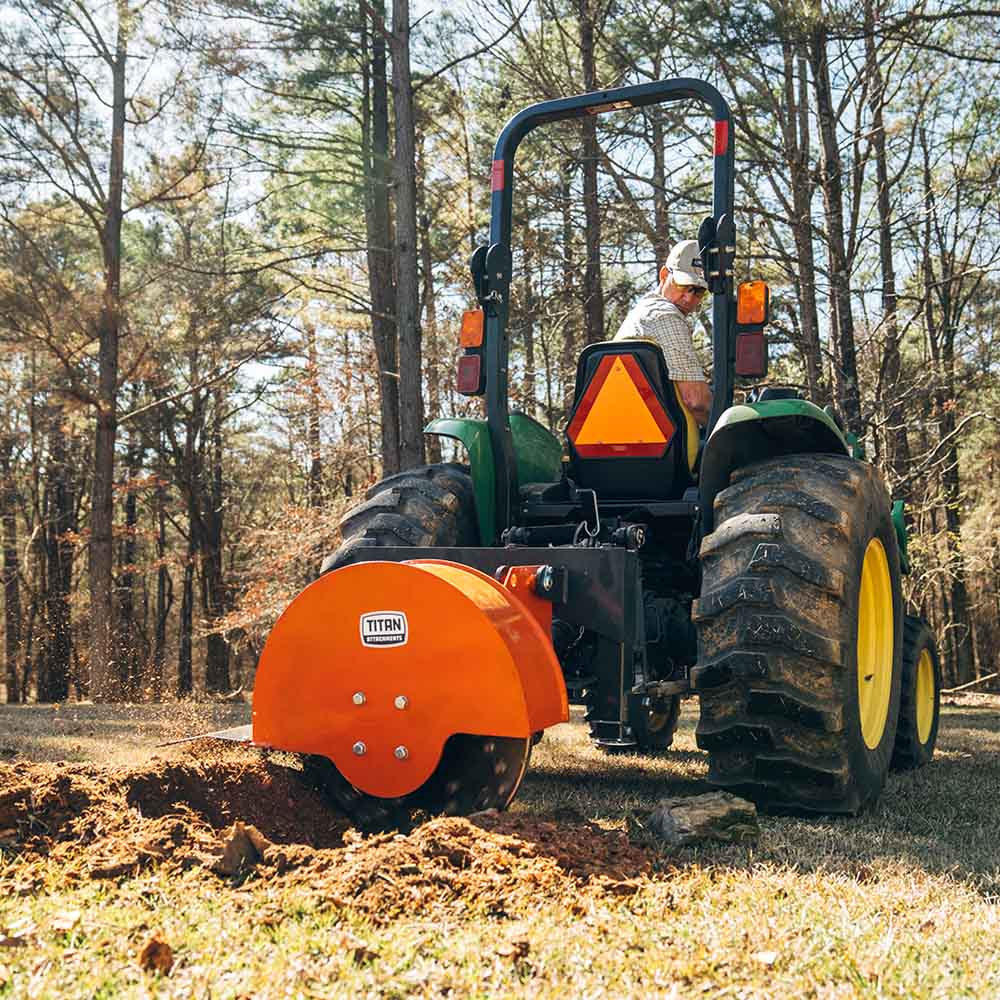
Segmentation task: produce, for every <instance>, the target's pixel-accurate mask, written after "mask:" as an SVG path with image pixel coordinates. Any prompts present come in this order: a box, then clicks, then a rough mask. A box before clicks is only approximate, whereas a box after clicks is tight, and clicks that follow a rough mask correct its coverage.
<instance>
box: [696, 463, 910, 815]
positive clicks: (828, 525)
mask: <svg viewBox="0 0 1000 1000" xmlns="http://www.w3.org/2000/svg"><path fill="white" fill-rule="evenodd" d="M701 558H702V574H703V579H702V589H701V596H700V598H699V599H698V600H697V601H696V602H695V605H694V608H693V615H692V617H693V619H694V621H695V624H696V627H697V630H698V664H697V666H696V667H695V668H694V669H693V671H692V682H693V684H694V686H695V688H696V689H697V690H698V692H699V694H700V700H701V717H700V721H699V724H698V729H697V741H698V745H699V746H700V747H701V748H702V749H704V750H708V752H709V781H710V782H711V783H712V784H715V785H717V786H720V787H722V788H725V789H728V790H729V791H731V792H734V793H736V794H738V795H742V796H744V797H746V798H750V799H753V800H755V801H756V802H757V803H758V804H759V805H761V806H762V807H764V808H768V809H772V810H776V811H793V812H813V813H823V814H830V813H847V814H854V813H856V812H858V811H859V810H860V809H862V808H864V807H865V806H867V805H869V804H871V803H872V802H874V801H875V800H876V799H877V798H878V796H879V794H880V793H881V791H882V788H883V786H884V784H885V780H886V774H887V772H888V769H889V762H890V759H891V757H892V755H893V750H894V747H895V738H896V723H897V718H898V716H899V704H900V684H901V677H902V646H903V643H902V638H903V618H904V615H903V603H902V594H901V588H900V571H899V552H898V548H897V542H896V533H895V529H894V527H893V523H892V518H891V514H890V505H889V497H888V495H887V493H886V491H885V487H884V485H883V484H882V481H881V478H880V477H879V475H878V473H877V472H876V471H875V469H874V468H872V466H870V465H868V464H866V463H864V462H860V461H855V460H852V459H848V458H846V457H843V458H842V457H838V456H832V455H792V456H784V457H782V458H778V459H772V460H768V461H765V462H760V463H756V464H754V465H750V466H747V467H746V468H744V469H741V470H738V471H737V472H736V473H734V474H733V476H732V479H731V485H730V486H729V487H728V488H727V489H725V490H723V491H722V492H721V493H719V495H718V496H717V497H716V500H715V530H714V531H713V532H712V533H711V534H709V535H708V536H707V537H706V538H705V539H704V541H703V542H702V546H701Z"/></svg>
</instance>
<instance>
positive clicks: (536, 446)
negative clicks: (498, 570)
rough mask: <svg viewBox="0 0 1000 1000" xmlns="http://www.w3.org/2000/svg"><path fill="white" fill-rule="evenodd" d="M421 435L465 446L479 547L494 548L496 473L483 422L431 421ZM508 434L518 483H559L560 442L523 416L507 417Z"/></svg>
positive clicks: (462, 419)
mask: <svg viewBox="0 0 1000 1000" xmlns="http://www.w3.org/2000/svg"><path fill="white" fill-rule="evenodd" d="M424 433H425V434H431V435H435V436H436V437H446V438H452V439H454V440H456V441H461V442H462V444H463V445H464V446H465V451H466V455H467V457H468V462H469V474H470V475H471V476H472V487H473V492H474V493H475V497H476V522H477V524H478V526H479V540H480V544H481V545H493V544H494V542H495V541H496V493H495V489H496V472H495V470H494V465H493V449H492V448H491V447H490V432H489V428H488V426H487V423H486V421H485V420H478V419H475V418H472V417H441V418H439V419H437V420H432V421H431V422H430V423H429V424H428V425H427V426H426V427H425V428H424ZM510 433H511V437H512V438H513V441H514V457H515V459H516V461H517V481H518V483H520V484H522V485H523V484H525V483H554V482H558V480H559V478H560V477H561V475H562V455H563V447H562V444H561V442H560V441H559V439H558V438H557V437H556V436H555V435H554V434H552V433H551V432H550V431H549V430H548V428H546V427H544V426H543V425H542V424H540V423H539V422H538V421H537V420H535V419H534V418H532V417H529V416H528V415H527V414H525V413H512V414H511V415H510Z"/></svg>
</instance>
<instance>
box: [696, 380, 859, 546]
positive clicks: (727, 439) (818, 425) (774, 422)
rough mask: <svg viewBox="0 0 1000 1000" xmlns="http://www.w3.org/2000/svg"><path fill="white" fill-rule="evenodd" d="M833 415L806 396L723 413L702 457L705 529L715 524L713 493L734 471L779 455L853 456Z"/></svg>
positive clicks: (701, 481) (748, 406) (714, 494)
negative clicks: (806, 398)
mask: <svg viewBox="0 0 1000 1000" xmlns="http://www.w3.org/2000/svg"><path fill="white" fill-rule="evenodd" d="M851 451H852V449H851V447H850V445H849V444H848V441H847V438H846V437H845V436H844V434H843V433H842V432H841V430H840V428H839V427H838V426H837V424H836V423H835V422H834V420H833V418H832V417H831V416H830V415H829V414H828V413H826V412H825V411H824V410H821V409H820V408H819V407H818V406H816V404H815V403H810V402H809V401H808V400H805V399H773V400H766V401H764V402H760V403H744V404H740V405H737V406H731V407H729V409H728V410H726V411H725V412H723V414H722V416H721V417H720V418H719V420H718V422H717V423H716V425H715V427H714V428H713V429H712V433H711V434H710V435H709V437H708V440H707V441H706V442H705V449H704V452H703V453H702V456H701V475H700V476H699V485H700V492H701V504H702V533H703V535H707V534H709V532H711V531H712V530H713V528H714V506H715V497H716V495H717V494H718V493H720V492H721V491H722V490H724V489H725V488H726V487H727V486H728V485H729V477H730V476H731V475H732V473H733V472H734V470H736V469H738V468H740V467H742V466H745V465H750V464H751V463H753V462H760V461H763V460H765V459H768V458H777V457H779V456H781V455H802V454H818V455H821V454H827V455H848V456H849V455H851Z"/></svg>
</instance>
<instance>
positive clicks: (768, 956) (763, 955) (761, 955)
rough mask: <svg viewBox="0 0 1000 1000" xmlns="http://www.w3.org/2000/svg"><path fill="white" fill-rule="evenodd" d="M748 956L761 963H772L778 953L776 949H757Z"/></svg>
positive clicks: (776, 959) (776, 958)
mask: <svg viewBox="0 0 1000 1000" xmlns="http://www.w3.org/2000/svg"><path fill="white" fill-rule="evenodd" d="M750 957H751V958H752V959H753V960H754V961H755V962H760V964H761V965H774V963H775V962H777V961H778V953H777V952H776V951H758V952H755V953H754V954H753V955H751V956H750Z"/></svg>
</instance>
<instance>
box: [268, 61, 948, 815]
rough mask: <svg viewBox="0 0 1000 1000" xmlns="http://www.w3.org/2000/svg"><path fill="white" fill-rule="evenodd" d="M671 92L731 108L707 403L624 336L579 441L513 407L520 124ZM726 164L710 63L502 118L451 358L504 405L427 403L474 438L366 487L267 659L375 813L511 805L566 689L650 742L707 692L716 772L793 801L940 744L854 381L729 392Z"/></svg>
mask: <svg viewBox="0 0 1000 1000" xmlns="http://www.w3.org/2000/svg"><path fill="white" fill-rule="evenodd" d="M678 100H684V101H697V102H701V103H702V104H703V105H707V107H708V108H709V109H711V112H712V115H713V118H714V178H713V179H714V194H713V211H712V215H711V216H710V217H708V218H706V219H705V220H704V222H703V223H702V224H701V226H700V229H699V233H698V244H699V247H700V252H701V258H702V260H703V261H704V273H705V278H706V281H707V283H708V285H709V290H710V292H711V298H712V331H713V332H712V351H713V366H712V391H713V404H712V409H711V413H710V416H709V419H708V423H707V428H706V430H705V433H704V435H703V436H702V435H700V434H699V431H698V428H697V426H696V425H695V423H694V422H693V420H692V419H691V417H690V414H689V413H688V412H687V411H686V409H685V407H684V406H683V404H682V402H681V400H680V398H679V396H678V393H677V391H676V388H675V386H674V384H673V383H672V382H671V380H670V373H669V371H668V370H667V368H666V365H665V362H664V358H663V355H662V353H661V352H660V349H659V348H658V347H657V346H656V345H655V344H653V343H651V342H648V341H641V340H630V341H609V342H605V343H597V344H591V345H589V346H587V347H586V348H585V349H584V350H583V352H582V353H581V355H580V358H579V363H578V367H577V376H576V390H575V403H574V407H573V411H572V414H571V416H570V420H569V424H568V427H567V435H566V441H565V444H564V442H563V441H562V440H560V439H558V438H556V437H554V436H553V435H552V434H550V433H549V431H548V430H547V429H546V428H545V427H543V426H542V425H541V424H539V423H538V422H536V421H535V420H533V419H532V418H530V417H528V416H526V415H523V414H518V413H511V412H509V406H508V373H509V365H508V352H509V342H508V335H507V324H508V311H509V305H510V288H511V269H512V254H511V228H512V223H511V219H512V197H513V193H514V191H513V189H514V176H515V174H514V156H515V152H516V150H517V147H518V144H519V143H520V142H521V140H522V139H523V138H524V136H525V135H526V134H527V133H528V132H529V131H531V130H532V129H534V128H536V127H537V126H539V125H542V124H545V123H549V122H554V121H561V120H565V119H570V118H578V117H582V116H584V115H591V114H597V113H601V112H605V111H610V110H613V109H621V108H627V107H628V108H638V107H642V106H643V105H650V104H657V103H660V102H665V101H678ZM733 172H734V155H733V131H732V121H731V116H730V110H729V107H728V105H727V103H726V101H725V100H724V98H723V97H722V96H721V95H720V94H719V92H718V91H717V90H716V89H715V88H714V87H712V86H710V85H709V84H707V83H705V82H702V81H699V80H694V79H670V80H663V81H658V82H654V83H648V84H644V85H641V86H634V87H623V88H619V89H615V90H608V91H601V92H598V93H592V94H583V95H580V96H576V97H570V98H566V99H562V100H554V101H546V102H544V103H541V104H536V105H533V106H532V107H529V108H527V109H525V110H523V111H521V112H520V113H519V114H517V115H515V116H514V118H512V119H511V121H510V122H509V123H508V124H507V126H506V127H505V128H504V130H503V132H502V133H501V135H500V137H499V139H498V141H497V144H496V149H495V154H494V159H493V173H492V221H491V229H490V244H489V246H488V247H481V248H480V249H478V250H477V251H476V252H475V254H474V255H473V258H472V265H471V266H472V276H473V280H474V283H475V289H476V295H477V299H478V302H479V307H480V308H479V309H478V310H473V311H472V312H471V313H469V314H467V315H466V317H465V319H464V321H463V331H462V344H463V346H464V354H463V355H462V357H461V358H460V360H459V366H458V383H459V389H460V391H461V392H463V393H465V394H467V395H470V396H476V395H485V397H486V400H485V402H486V407H485V408H486V419H485V420H477V419H440V420H435V421H433V422H432V423H431V424H430V425H429V426H428V427H427V429H426V432H427V433H428V434H432V435H441V436H443V437H446V438H452V439H456V440H457V441H459V442H461V444H462V445H463V446H464V449H465V452H466V454H467V456H468V464H466V465H461V464H455V463H444V464H437V465H431V466H427V467H424V468H419V469H411V470H408V471H406V472H402V473H399V474H398V475H394V476H390V477H389V478H387V479H385V480H383V481H382V482H380V483H378V484H377V485H376V486H374V487H372V488H371V489H370V490H369V491H368V493H367V496H366V499H365V500H364V502H362V503H361V504H360V505H358V506H357V507H355V508H354V509H353V510H351V511H350V512H349V513H348V514H347V516H346V517H345V518H344V520H343V522H342V532H343V543H342V545H341V546H340V548H339V549H338V550H337V551H336V552H335V553H333V555H331V556H330V557H329V558H328V559H327V560H326V562H325V563H324V565H323V574H322V575H321V577H320V579H319V580H317V581H316V582H315V583H314V584H312V585H311V586H310V587H309V588H307V589H306V591H304V592H303V594H301V595H300V596H299V597H298V598H296V600H295V601H294V602H293V603H292V605H291V606H290V607H289V609H288V611H287V612H286V613H285V615H284V616H283V617H282V619H281V620H279V622H278V624H277V625H276V626H275V629H274V631H273V633H272V635H271V637H270V638H269V640H268V644H267V646H266V648H265V650H264V654H263V657H262V660H261V664H260V666H259V669H258V684H257V688H256V690H255V700H254V726H253V733H252V738H253V740H254V742H255V743H258V744H260V745H266V746H277V747H282V748H284V749H288V750H295V751H299V752H301V753H304V754H307V755H310V756H311V758H312V759H313V760H314V761H319V762H321V763H322V764H323V766H324V768H325V773H326V780H327V784H328V786H329V788H330V790H331V791H332V792H333V794H334V795H335V797H336V798H337V800H338V802H340V804H341V805H342V806H343V807H344V808H345V809H346V810H347V811H348V812H349V813H351V814H352V815H354V816H356V817H357V818H359V819H360V820H361V821H372V820H377V821H386V820H388V819H390V818H392V817H399V816H400V815H402V814H408V813H410V812H412V811H413V810H415V809H424V810H427V811H431V812H435V811H443V812H449V813H462V812H469V811H473V810H475V809H481V808H485V807H501V808H502V807H504V806H505V805H507V803H509V802H510V800H511V799H512V798H513V796H514V794H515V792H516V790H517V786H518V784H519V783H520V780H521V778H522V777H523V774H524V771H525V769H526V767H527V763H528V757H529V754H530V750H531V746H532V745H533V743H534V742H535V741H536V740H537V738H538V737H539V736H540V734H541V731H542V730H543V729H544V728H545V727H546V726H548V725H551V724H553V723H555V722H558V721H561V720H563V719H565V718H567V717H568V710H567V704H568V703H577V704H582V705H584V706H585V707H586V720H587V722H588V724H589V727H590V733H591V737H592V739H593V741H594V742H595V743H596V744H597V745H598V746H600V747H604V748H607V749H608V750H610V751H630V750H631V751H636V752H647V751H662V750H664V749H666V748H667V747H669V746H670V744H671V740H672V738H673V735H674V731H675V728H676V725H677V719H678V712H679V706H680V700H681V698H683V697H685V696H691V695H696V696H697V697H698V699H699V704H700V719H699V722H698V727H697V742H698V746H699V747H701V748H702V749H704V750H706V751H707V752H708V758H709V767H710V770H709V781H710V782H711V783H712V784H714V785H716V786H718V787H720V788H724V789H728V790H730V791H732V792H734V793H736V794H738V795H742V796H745V797H747V798H750V799H753V800H754V801H756V802H757V803H758V804H759V805H761V806H762V807H765V808H771V809H778V810H793V811H805V812H813V813H823V814H836V813H848V814H850V813H855V812H857V811H858V810H860V809H862V808H863V807H865V806H867V805H868V804H870V803H872V802H873V801H874V800H875V799H877V797H878V796H879V794H880V792H881V791H882V788H883V786H884V784H885V781H886V775H887V772H888V770H889V768H890V767H899V768H909V767H916V766H919V765H922V764H924V763H926V762H927V761H928V760H930V758H931V755H932V753H933V751H934V745H935V741H936V738H937V728H938V711H939V689H940V665H939V661H938V656H937V653H936V651H935V646H934V641H933V638H932V636H931V633H930V631H929V630H928V628H927V626H926V625H925V624H924V623H923V622H922V621H920V619H919V618H917V617H914V616H911V615H909V614H907V612H906V609H905V608H904V604H903V596H902V591H901V586H900V574H901V573H902V572H906V570H907V558H906V529H905V526H904V522H903V515H902V505H901V504H899V503H897V504H895V505H894V504H893V503H892V502H891V500H890V497H889V495H888V493H887V492H886V488H885V486H884V485H883V482H882V479H881V477H880V475H879V473H878V471H877V470H876V469H875V468H874V467H873V466H872V465H870V464H868V463H867V462H865V461H864V460H863V459H862V458H861V457H860V456H859V452H858V449H857V447H856V446H855V444H854V443H853V442H852V441H851V439H850V438H849V436H848V435H846V434H845V433H844V431H843V429H842V426H841V424H840V422H839V420H838V418H837V417H836V415H835V413H834V412H833V411H831V410H824V409H821V408H820V407H818V406H816V405H814V404H813V403H811V402H808V401H807V400H805V399H802V398H800V397H799V396H798V394H797V393H796V392H794V391H792V390H787V389H776V388H765V389H763V390H762V391H759V392H757V393H756V394H754V393H751V394H749V395H748V397H747V400H746V402H744V403H740V404H735V405H734V388H735V383H736V379H737V378H745V379H750V380H757V381H759V380H760V378H761V377H762V376H763V375H764V374H765V373H766V366H767V350H766V342H765V333H764V326H765V324H766V322H767V320H768V315H767V313H768V295H767V290H766V287H764V286H763V285H762V284H761V283H759V282H752V283H747V284H746V285H744V286H741V287H740V288H739V289H736V288H735V287H734V278H733V261H734V257H735V250H736V234H735V227H734V205H733V200H734V198H733Z"/></svg>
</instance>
